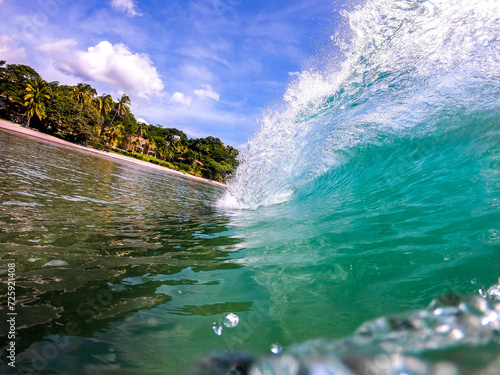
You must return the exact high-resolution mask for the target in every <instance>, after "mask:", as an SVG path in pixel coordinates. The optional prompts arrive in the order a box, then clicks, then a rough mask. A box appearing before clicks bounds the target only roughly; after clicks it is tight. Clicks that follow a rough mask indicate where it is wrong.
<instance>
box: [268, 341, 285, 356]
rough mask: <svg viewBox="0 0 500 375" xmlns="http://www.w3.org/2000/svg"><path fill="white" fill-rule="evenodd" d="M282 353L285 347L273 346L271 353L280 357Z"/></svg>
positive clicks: (276, 344) (275, 344)
mask: <svg viewBox="0 0 500 375" xmlns="http://www.w3.org/2000/svg"><path fill="white" fill-rule="evenodd" d="M282 351H283V347H282V346H281V345H280V344H278V343H274V344H272V345H271V353H273V354H276V355H278V354H281V352H282Z"/></svg>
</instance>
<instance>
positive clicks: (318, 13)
mask: <svg viewBox="0 0 500 375" xmlns="http://www.w3.org/2000/svg"><path fill="white" fill-rule="evenodd" d="M342 2H344V0H168V1H160V0H99V1H98V0H95V1H94V0H86V1H72V0H0V60H6V61H7V64H26V65H29V66H31V67H33V68H34V69H35V70H36V71H37V72H38V73H40V75H41V76H42V78H43V79H45V80H46V81H49V82H52V81H59V82H60V83H61V84H65V85H76V84H77V83H79V82H85V83H89V84H91V85H92V86H93V87H94V88H95V89H96V90H97V91H98V94H99V95H101V94H104V93H106V94H111V95H112V96H113V98H114V99H115V100H117V99H118V97H119V96H121V95H122V94H123V93H125V94H127V95H129V96H130V98H131V100H132V105H131V111H132V113H134V115H135V117H136V118H137V119H140V120H143V121H145V122H147V123H148V124H153V125H161V126H163V127H175V128H178V129H180V130H182V131H184V132H185V133H186V134H187V135H188V136H189V137H192V138H199V137H206V136H214V137H218V138H220V139H221V140H222V141H223V142H224V143H225V144H230V145H233V146H235V147H238V146H239V145H242V144H243V143H245V142H246V141H247V140H248V139H249V138H251V137H252V134H253V133H254V132H255V131H256V130H257V129H258V125H257V120H258V118H259V117H261V116H262V114H263V112H264V111H265V110H266V108H268V107H269V106H271V105H273V103H277V102H279V101H280V99H281V97H282V96H283V94H284V93H285V90H286V87H287V86H288V85H289V84H290V82H291V80H292V79H293V77H294V75H295V74H296V73H297V72H300V71H301V70H303V69H304V68H305V66H306V65H307V62H308V61H309V60H310V59H312V58H313V57H314V56H315V55H317V54H318V53H319V51H321V50H324V49H325V48H330V44H331V36H332V35H333V34H334V33H335V29H336V28H337V27H338V25H339V24H340V23H341V22H342V17H341V16H340V15H339V12H341V11H342V9H343V7H345V6H346V5H343V4H342ZM345 2H347V3H351V2H349V1H345ZM348 5H349V4H348ZM329 43H330V44H329ZM331 48H333V47H331Z"/></svg>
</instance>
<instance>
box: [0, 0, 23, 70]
mask: <svg viewBox="0 0 500 375" xmlns="http://www.w3.org/2000/svg"><path fill="white" fill-rule="evenodd" d="M0 1H1V0H0ZM16 41H17V38H16V37H14V36H9V35H6V34H1V35H0V58H1V59H2V60H6V61H7V63H8V64H15V63H21V62H24V61H25V60H26V50H25V49H24V48H16V46H15V44H16Z"/></svg>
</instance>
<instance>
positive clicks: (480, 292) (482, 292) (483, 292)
mask: <svg viewBox="0 0 500 375" xmlns="http://www.w3.org/2000/svg"><path fill="white" fill-rule="evenodd" d="M479 294H480V295H481V297H486V292H485V291H484V288H479Z"/></svg>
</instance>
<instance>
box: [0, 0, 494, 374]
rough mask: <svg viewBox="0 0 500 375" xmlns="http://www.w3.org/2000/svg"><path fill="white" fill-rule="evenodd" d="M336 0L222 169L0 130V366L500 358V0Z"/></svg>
mask: <svg viewBox="0 0 500 375" xmlns="http://www.w3.org/2000/svg"><path fill="white" fill-rule="evenodd" d="M342 14H343V20H344V21H343V22H344V23H343V25H341V27H340V29H339V32H338V33H336V34H334V35H332V38H331V50H329V49H325V51H324V52H323V53H322V54H321V56H318V57H317V58H315V59H312V60H311V61H310V62H309V63H308V66H307V67H305V68H304V70H303V71H302V73H300V75H298V76H297V77H295V79H294V80H293V81H292V82H291V83H290V85H289V87H288V89H287V91H286V93H285V94H284V97H283V102H282V103H281V104H279V105H276V106H272V107H270V108H269V110H268V111H267V112H266V113H265V114H263V116H262V118H261V119H260V121H259V122H260V124H259V125H260V130H259V131H258V132H257V133H256V134H255V135H254V136H253V137H252V139H251V140H250V141H249V142H248V143H247V144H246V145H245V147H244V149H243V150H242V153H241V157H240V162H241V164H240V167H239V168H238V171H237V173H236V176H235V177H234V179H233V180H232V181H231V182H230V183H229V185H228V187H227V189H221V188H218V187H214V186H211V185H207V184H200V183H196V182H192V181H190V180H186V179H182V178H179V177H176V176H172V175H170V174H168V173H163V172H161V171H156V170H146V169H140V167H138V166H134V165H131V164H127V163H123V162H118V161H112V160H107V159H103V158H99V157H96V156H94V155H90V154H86V153H82V152H79V151H75V150H71V149H65V148H61V147H56V146H53V145H50V144H47V143H41V142H37V141H34V140H30V139H27V138H23V137H19V136H14V135H10V134H7V133H1V132H0V150H1V152H0V277H1V278H2V283H1V284H0V295H1V297H2V299H1V301H2V303H1V304H0V353H2V354H1V355H0V373H13V374H14V373H39V374H42V373H43V374H167V375H168V374H181V373H184V372H185V371H188V373H190V374H211V373H212V372H210V371H209V370H208V368H212V369H213V368H216V367H217V368H218V369H219V371H220V372H219V373H222V374H223V373H226V371H227V370H228V369H230V368H233V370H235V371H236V370H239V371H240V373H244V371H245V369H246V368H247V367H249V366H252V370H251V373H252V374H255V375H257V374H290V375H292V374H299V373H300V374H303V373H304V374H305V373H310V374H328V373H335V374H358V373H359V374H500V285H498V284H499V283H500V281H499V277H500V38H499V35H500V18H499V14H500V2H499V1H484V0H483V1H473V0H471V1H465V0H446V1H444V0H435V1H421V0H419V1H401V0H395V1H371V0H368V1H366V2H364V4H363V5H360V6H357V7H353V8H352V9H350V10H349V11H346V10H344V11H342ZM11 263H15V265H16V290H15V292H16V306H15V311H16V313H17V316H16V331H15V333H16V368H11V367H9V366H8V362H9V360H8V359H7V355H8V354H7V352H6V348H7V345H8V340H7V333H8V329H9V326H8V325H7V323H6V321H7V315H6V314H7V303H6V300H7V277H8V268H9V266H8V265H9V264H11ZM4 301H5V302H4ZM233 352H243V353H246V354H245V355H239V356H238V355H232V354H227V353H233ZM201 358H205V359H204V360H201V362H198V361H200V359H201ZM197 363H198V364H197ZM213 373H218V372H213Z"/></svg>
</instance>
